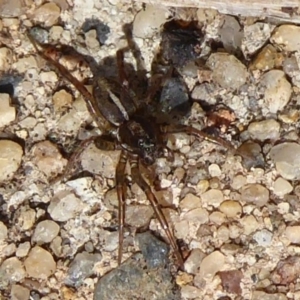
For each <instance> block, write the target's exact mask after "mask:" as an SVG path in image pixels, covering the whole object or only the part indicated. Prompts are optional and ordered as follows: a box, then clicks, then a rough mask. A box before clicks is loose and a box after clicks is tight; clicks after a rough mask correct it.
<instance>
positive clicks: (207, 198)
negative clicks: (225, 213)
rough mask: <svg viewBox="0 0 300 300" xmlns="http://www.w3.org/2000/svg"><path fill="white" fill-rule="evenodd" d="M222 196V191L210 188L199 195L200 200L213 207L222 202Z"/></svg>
mask: <svg viewBox="0 0 300 300" xmlns="http://www.w3.org/2000/svg"><path fill="white" fill-rule="evenodd" d="M223 199H224V196H223V193H222V191H220V190H217V189H210V190H208V191H207V192H205V193H203V194H202V195H201V200H202V202H203V203H206V204H207V205H212V206H213V207H219V206H220V204H221V203H222V202H223Z"/></svg>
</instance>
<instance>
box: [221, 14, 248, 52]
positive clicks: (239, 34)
mask: <svg viewBox="0 0 300 300" xmlns="http://www.w3.org/2000/svg"><path fill="white" fill-rule="evenodd" d="M219 35H220V40H221V42H222V44H223V47H224V48H225V50H226V51H227V52H229V53H232V54H234V53H237V52H238V50H240V49H241V45H242V38H243V30H242V29H241V25H240V24H239V22H238V21H237V20H236V18H235V17H232V16H229V15H225V16H224V19H223V22H222V25H221V27H220V29H219Z"/></svg>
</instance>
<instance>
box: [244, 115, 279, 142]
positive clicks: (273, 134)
mask: <svg viewBox="0 0 300 300" xmlns="http://www.w3.org/2000/svg"><path fill="white" fill-rule="evenodd" d="M279 130H280V125H279V123H278V122H276V121H275V120H273V119H270V120H264V121H260V122H252V123H251V124H250V125H249V127H248V132H249V134H250V137H251V138H252V139H253V140H259V141H262V142H263V141H265V140H277V139H278V138H279Z"/></svg>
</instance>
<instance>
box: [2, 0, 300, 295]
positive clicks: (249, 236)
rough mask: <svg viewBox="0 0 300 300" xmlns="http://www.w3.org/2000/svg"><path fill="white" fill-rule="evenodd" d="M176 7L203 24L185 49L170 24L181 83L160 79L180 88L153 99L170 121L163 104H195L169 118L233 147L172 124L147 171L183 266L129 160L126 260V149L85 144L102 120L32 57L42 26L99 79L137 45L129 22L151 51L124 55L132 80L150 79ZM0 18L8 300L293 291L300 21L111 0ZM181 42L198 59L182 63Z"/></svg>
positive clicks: (26, 7)
mask: <svg viewBox="0 0 300 300" xmlns="http://www.w3.org/2000/svg"><path fill="white" fill-rule="evenodd" d="M174 15H175V19H176V18H181V19H183V20H184V21H187V22H188V21H190V20H194V21H195V22H199V24H201V26H203V27H202V30H201V33H193V34H191V39H192V41H191V44H192V45H193V47H192V48H191V44H184V43H186V40H187V39H186V37H184V39H181V38H183V36H182V35H181V38H180V39H179V42H178V40H177V39H175V41H174V40H172V41H170V40H169V39H170V38H172V37H174V33H170V31H167V30H166V29H164V35H163V38H164V44H163V46H164V47H169V46H170V45H173V46H176V51H177V52H176V51H175V52H176V53H173V52H174V51H173V50H174V49H173V48H172V47H169V48H168V49H164V51H165V53H166V54H167V56H168V57H169V58H170V59H173V60H174V64H180V62H181V63H184V64H186V65H184V66H179V68H178V73H179V72H180V74H181V75H180V79H178V78H177V77H176V76H177V75H178V74H177V75H176V76H175V77H174V80H173V79H172V80H171V81H168V82H167V83H168V84H165V86H164V92H163V95H168V94H172V95H173V97H170V98H169V99H167V100H168V101H164V100H163V99H161V98H160V100H159V101H160V103H159V105H160V106H161V108H162V110H164V111H166V112H168V113H169V115H168V117H169V118H170V119H173V115H172V114H173V112H172V111H171V110H170V109H171V108H172V107H175V106H177V105H179V104H181V102H180V99H181V96H180V95H183V96H184V102H185V104H188V105H187V107H189V108H190V112H189V113H188V114H185V111H184V110H182V111H179V112H178V114H177V113H176V116H177V117H178V119H180V120H179V121H180V122H182V123H185V124H189V125H191V126H194V127H196V128H199V129H202V128H203V127H206V126H209V127H208V128H206V129H205V130H206V131H205V132H206V133H208V134H210V135H212V136H220V137H222V138H223V139H225V140H227V141H228V142H230V143H231V144H232V145H233V146H234V147H233V148H235V149H237V150H234V149H227V148H226V147H224V146H222V145H219V144H217V143H215V142H213V141H210V140H207V139H202V138H195V137H191V136H189V135H187V134H185V133H176V134H171V135H170V136H169V139H168V144H167V145H168V147H169V150H168V155H166V156H165V157H162V158H159V159H158V160H157V163H156V164H154V165H153V166H151V167H149V168H143V169H142V170H141V171H142V174H143V176H144V177H145V179H146V180H147V182H149V183H150V185H151V187H152V189H153V191H154V193H155V195H156V196H157V198H158V200H159V202H160V203H161V204H162V206H163V212H164V214H165V216H166V219H167V221H168V223H169V224H170V228H172V229H174V234H175V237H176V239H177V240H178V244H179V246H180V248H181V250H182V252H183V256H184V258H185V263H184V270H179V268H178V265H177V264H176V261H175V259H174V257H173V256H172V255H173V251H172V250H170V247H169V245H168V244H166V243H164V242H163V241H162V240H164V239H165V236H164V231H163V229H162V228H161V226H160V224H159V222H158V220H157V218H156V217H155V215H154V214H153V209H152V207H151V206H150V204H149V201H148V200H147V197H146V195H145V192H144V191H143V190H142V189H141V188H140V187H138V186H137V184H135V183H134V182H132V177H131V173H130V169H129V168H128V167H126V180H125V181H126V184H127V187H128V188H127V190H126V219H125V228H124V229H125V230H124V231H125V237H124V246H123V257H122V264H121V265H120V266H118V260H117V257H118V238H119V234H118V227H117V222H118V204H119V203H118V199H117V191H116V187H115V172H116V170H115V169H116V166H117V163H118V158H119V154H120V152H119V151H107V152H106V151H102V150H99V149H97V148H96V147H95V145H94V144H93V143H91V144H90V145H89V146H88V147H86V148H85V147H84V145H83V144H82V140H85V139H88V138H91V137H93V136H95V135H98V134H100V133H102V129H101V128H97V126H96V124H95V123H94V122H93V120H92V118H91V115H90V114H89V112H88V109H87V107H86V104H85V101H84V99H83V98H82V96H81V95H80V94H79V93H78V91H76V89H74V87H73V86H72V85H71V84H70V83H68V82H67V81H65V80H63V79H62V77H61V74H59V73H58V72H57V71H56V70H55V69H54V68H53V67H52V66H50V65H49V64H48V63H47V62H45V61H44V60H43V59H42V58H41V57H39V56H38V55H37V53H36V51H35V49H33V47H32V45H31V43H30V42H29V40H28V38H27V35H26V30H28V29H32V28H33V27H34V29H32V30H31V32H33V33H34V36H35V38H36V39H38V40H40V41H41V42H43V43H50V44H54V45H58V44H64V45H68V46H71V47H73V48H75V49H76V50H77V51H78V52H80V53H82V54H83V55H85V56H86V57H87V58H88V59H89V62H90V63H91V68H92V69H93V71H97V72H96V76H100V75H101V74H105V76H112V75H116V71H115V69H116V68H115V67H116V63H115V61H116V56H115V55H116V51H117V49H120V48H123V47H127V45H128V43H127V41H126V36H127V37H128V32H124V30H125V29H126V28H127V27H128V26H127V27H126V26H125V27H124V25H125V24H130V23H132V22H133V26H132V27H133V37H134V43H131V44H130V45H131V46H134V47H135V52H134V55H135V56H136V55H137V54H138V53H139V51H140V52H141V54H142V55H143V58H144V59H143V60H142V61H140V62H139V63H137V62H136V61H135V59H134V58H133V56H134V55H132V54H131V53H130V51H128V52H126V53H125V63H126V67H128V69H129V70H131V71H130V72H129V82H133V86H138V87H139V88H140V87H141V86H143V84H141V83H140V77H143V74H144V73H143V71H141V70H140V68H141V67H145V68H146V70H147V75H149V76H150V75H151V74H150V72H149V71H150V68H151V64H152V62H153V61H155V59H157V58H159V55H158V53H157V52H158V49H159V46H160V45H159V44H160V40H161V34H160V27H161V25H163V24H164V23H165V22H166V20H167V19H168V17H172V18H173V17H174ZM0 16H1V18H0V29H1V35H0V43H1V45H0V71H1V78H0V101H1V104H2V105H1V108H0V127H1V139H0V195H1V197H0V219H1V221H0V294H1V297H2V298H3V299H17V300H27V299H35V300H38V299H41V300H48V299H52V300H56V299H74V300H76V299H95V300H96V299H97V300H98V299H101V300H106V299H116V300H118V299H140V298H141V295H142V297H143V298H144V299H160V300H162V299H172V300H173V299H174V300H176V299H178V300H179V299H182V300H185V299H195V300H200V299H203V300H209V299H218V300H221V299H222V300H224V299H226V300H228V299H231V300H233V299H252V300H255V299H267V300H269V299H270V300H271V299H272V300H274V299H280V300H284V299H300V288H299V284H298V278H299V270H300V268H299V265H298V264H300V262H299V251H300V248H299V247H300V236H299V232H300V228H299V215H300V206H299V194H300V193H299V183H298V181H299V179H300V173H299V169H300V161H299V157H300V153H299V152H300V139H299V134H298V132H299V120H300V114H299V103H300V100H299V99H300V98H299V87H300V71H299V70H300V67H299V65H300V64H299V62H300V54H299V53H300V48H299V47H300V46H299V45H300V44H299V30H300V29H299V26H296V25H293V24H281V25H277V24H273V23H272V22H271V21H270V20H264V19H263V18H260V19H259V21H258V20H257V19H254V18H252V17H232V16H225V15H221V14H219V13H218V12H217V11H215V10H211V9H210V10H207V9H193V8H190V9H183V8H176V9H168V8H165V7H162V6H158V5H156V4H155V5H146V7H145V8H144V9H143V5H142V3H141V2H139V1H138V2H134V3H132V2H130V1H128V2H125V1H116V0H110V1H104V2H103V1H102V2H99V1H95V0H87V1H80V0H74V1H73V2H72V5H70V4H69V2H68V1H65V0H63V1H52V2H51V1H50V2H49V1H48V2H43V1H33V2H30V1H29V2H28V1H27V2H26V1H25V2H24V1H18V0H13V1H0ZM183 24H186V25H187V23H185V22H181V25H183ZM129 27H130V26H129ZM187 28H188V26H187V27H185V29H184V30H183V31H182V32H184V35H185V33H186V32H188V31H187ZM127 29H128V28H127ZM125 31H126V30H125ZM195 36H196V37H197V38H196V40H195ZM182 41H185V42H182ZM182 44H183V45H182ZM180 46H182V47H181V48H180ZM223 48H224V49H223ZM180 49H181V50H182V49H189V50H191V53H183V56H182V57H180V55H178V53H179V54H180ZM185 51H186V50H185ZM181 54H182V53H181ZM195 55H199V56H201V60H199V61H197V63H195V61H194V60H193V58H194V57H195ZM77 63H78V58H76V59H71V57H70V56H69V58H68V60H67V63H66V64H67V65H68V66H69V67H71V68H74V76H77V75H78V78H80V80H84V79H86V80H85V81H84V82H85V83H86V84H87V85H89V84H90V83H91V80H90V77H91V72H90V70H89V68H88V67H87V66H86V64H79V68H78V69H77ZM96 64H97V65H99V68H98V69H97V70H96V68H95V65H96ZM135 68H139V71H140V72H139V74H138V75H136V74H135V72H134V71H133V70H134V69H135ZM162 69H163V68H162ZM159 71H163V70H159ZM175 73H176V72H175ZM155 75H157V74H155ZM157 76H158V78H161V77H159V76H161V74H160V75H157ZM152 83H153V82H152ZM171 87H172V93H171V92H170V89H171ZM174 87H176V88H178V90H177V89H175V88H174ZM87 88H89V86H87ZM186 89H188V91H189V95H190V96H191V98H192V99H193V100H195V103H193V104H192V105H190V102H189V97H187V96H188V94H187V92H186ZM177 91H178V92H177ZM176 96H177V97H176ZM171 98H174V102H172V99H171ZM175 98H176V99H175ZM226 116H229V117H228V118H226ZM77 145H80V147H82V148H81V149H82V153H81V155H79V157H78V159H76V161H75V166H74V170H73V171H72V172H70V174H69V178H64V180H62V181H58V182H55V179H56V178H57V176H58V175H60V174H62V172H63V170H65V168H66V165H67V162H68V161H69V159H70V157H72V153H73V152H74V150H75V149H76V147H77ZM166 154H167V153H166ZM152 183H153V185H152ZM154 187H155V188H154ZM148 229H150V230H151V231H152V233H150V231H149V230H148ZM143 231H145V232H143ZM141 232H143V233H141ZM153 234H154V235H155V236H159V237H160V238H159V239H157V238H155V237H154V235H153ZM2 298H1V299H2Z"/></svg>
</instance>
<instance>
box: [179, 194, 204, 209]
mask: <svg viewBox="0 0 300 300" xmlns="http://www.w3.org/2000/svg"><path fill="white" fill-rule="evenodd" d="M179 207H180V209H181V211H183V212H186V211H190V210H192V209H195V208H199V207H201V199H200V198H199V197H197V196H195V195H193V194H191V193H188V194H187V195H186V196H185V197H184V198H183V199H182V200H181V201H180V203H179Z"/></svg>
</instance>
